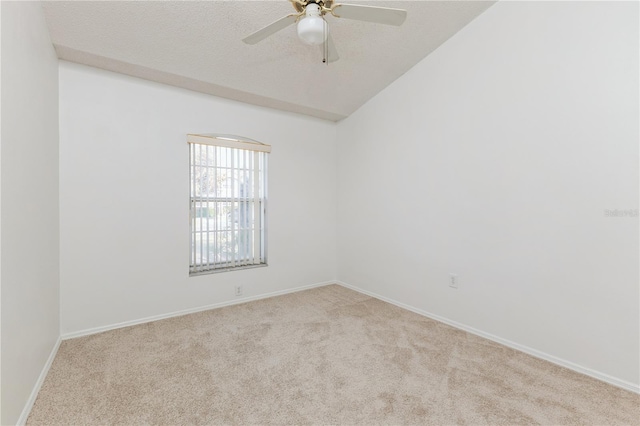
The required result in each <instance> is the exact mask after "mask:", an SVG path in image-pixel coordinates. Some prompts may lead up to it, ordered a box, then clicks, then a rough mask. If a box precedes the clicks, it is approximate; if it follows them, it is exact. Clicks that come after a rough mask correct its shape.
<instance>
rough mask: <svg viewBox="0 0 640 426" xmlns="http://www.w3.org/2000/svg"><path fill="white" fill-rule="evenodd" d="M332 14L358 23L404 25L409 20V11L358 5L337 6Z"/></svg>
mask: <svg viewBox="0 0 640 426" xmlns="http://www.w3.org/2000/svg"><path fill="white" fill-rule="evenodd" d="M331 14H332V15H333V16H335V17H338V18H346V19H355V20H358V21H367V22H376V23H378V24H387V25H402V23H403V22H404V20H405V19H406V18H407V11H406V10H403V9H392V8H390V7H377V6H360V5H356V4H336V5H334V6H333V7H332V8H331Z"/></svg>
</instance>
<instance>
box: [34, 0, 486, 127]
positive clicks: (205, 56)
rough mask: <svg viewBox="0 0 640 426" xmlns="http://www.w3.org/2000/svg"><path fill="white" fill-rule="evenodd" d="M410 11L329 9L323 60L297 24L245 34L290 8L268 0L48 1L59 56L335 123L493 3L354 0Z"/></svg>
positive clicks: (278, 0) (47, 11)
mask: <svg viewBox="0 0 640 426" xmlns="http://www.w3.org/2000/svg"><path fill="white" fill-rule="evenodd" d="M346 3H350V4H366V5H374V6H383V7H395V8H401V9H406V10H407V12H408V15H407V19H406V21H405V22H404V24H403V25H402V26H400V27H395V26H387V25H382V24H376V23H368V22H360V21H354V20H347V19H341V18H335V17H332V16H329V17H328V18H327V21H328V23H329V31H330V32H331V34H332V36H333V39H334V41H335V44H336V47H337V50H338V52H339V55H340V59H339V60H338V61H337V62H333V63H330V64H328V65H327V64H323V63H322V55H321V52H320V49H319V48H318V47H316V46H307V45H304V44H302V42H300V40H299V39H298V37H297V34H296V27H295V25H291V26H289V27H287V28H285V29H284V30H282V31H280V32H278V33H276V34H275V35H273V36H271V37H269V38H267V39H265V40H263V41H261V42H260V43H258V44H255V45H247V44H245V43H243V42H242V39H243V38H244V37H246V36H247V35H249V34H250V33H252V32H254V31H256V30H258V29H260V28H262V27H264V26H266V25H267V24H269V23H271V22H273V21H275V20H277V19H279V18H281V17H283V16H285V15H287V14H289V13H292V12H294V9H293V7H292V4H291V3H290V2H289V1H287V0H273V1H264V0H261V1H198V2H192V1H158V2H155V1H154V2H149V1H52V2H44V6H43V7H44V10H45V15H46V18H47V22H48V25H49V29H50V32H51V38H52V40H53V44H54V46H55V48H56V52H57V53H58V57H59V58H60V59H64V60H68V61H72V62H78V63H81V64H86V65H90V66H94V67H97V68H102V69H106V70H110V71H116V72H120V73H123V74H128V75H132V76H135V77H140V78H144V79H147V80H152V81H157V82H161V83H166V84H170V85H173V86H178V87H183V88H186V89H190V90H195V91H199V92H203V93H208V94H212V95H216V96H221V97H224V98H230V99H235V100H238V101H242V102H246V103H250V104H255V105H261V106H267V107H271V108H277V109H281V110H286V111H293V112H297V113H301V114H307V115H310V116H315V117H320V118H323V119H328V120H333V121H339V120H341V119H343V118H345V117H347V116H349V115H350V114H351V113H352V112H354V111H355V110H357V109H358V108H359V107H360V106H361V105H363V104H364V103H365V102H367V101H368V100H369V99H371V98H372V97H373V96H374V95H375V94H376V93H378V92H379V91H380V90H382V89H383V88H385V87H386V86H387V85H389V84H390V83H391V82H393V81H394V80H395V79H397V78H398V77H400V76H401V75H402V74H404V73H405V72H407V71H408V70H409V69H410V68H411V67H413V66H414V65H415V64H416V63H418V62H419V61H420V60H421V59H423V58H424V57H425V56H427V55H428V54H429V53H431V52H432V51H434V50H435V49H436V48H437V47H438V46H440V45H441V44H442V43H443V42H444V41H446V40H447V39H448V38H449V37H451V36H452V35H453V34H455V33H456V32H457V31H459V30H460V29H461V28H462V27H464V26H465V25H466V24H468V23H469V22H470V21H471V20H473V19H474V18H475V17H477V16H478V15H479V14H481V13H482V12H483V11H484V10H486V9H487V8H488V7H489V6H491V5H492V4H493V3H494V2H493V1H451V0H449V1H357V0H347V1H346Z"/></svg>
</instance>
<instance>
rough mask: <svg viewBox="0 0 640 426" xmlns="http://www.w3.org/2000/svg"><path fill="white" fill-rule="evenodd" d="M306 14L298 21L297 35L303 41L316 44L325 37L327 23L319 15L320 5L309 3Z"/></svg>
mask: <svg viewBox="0 0 640 426" xmlns="http://www.w3.org/2000/svg"><path fill="white" fill-rule="evenodd" d="M305 13H306V16H305V17H304V18H302V19H301V20H300V22H298V37H300V40H302V42H303V43H306V44H310V45H312V46H317V45H319V44H322V43H324V42H325V40H326V39H327V33H328V31H327V23H326V22H325V20H324V19H323V18H322V16H321V15H320V6H318V5H317V4H315V3H309V4H308V5H307V7H306V10H305Z"/></svg>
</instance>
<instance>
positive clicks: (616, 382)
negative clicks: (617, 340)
mask: <svg viewBox="0 0 640 426" xmlns="http://www.w3.org/2000/svg"><path fill="white" fill-rule="evenodd" d="M336 283H337V284H339V285H341V286H343V287H346V288H349V289H351V290H354V291H357V292H359V293H362V294H366V295H367V296H371V297H374V298H376V299H379V300H383V301H385V302H388V303H391V304H392V305H396V306H398V307H400V308H403V309H406V310H408V311H411V312H415V313H416V314H419V315H422V316H425V317H427V318H431V319H433V320H436V321H439V322H442V323H444V324H447V325H450V326H452V327H455V328H458V329H460V330H464V331H466V332H469V333H471V334H475V335H476V336H480V337H484V338H485V339H488V340H491V341H494V342H496V343H500V344H502V345H504V346H507V347H509V348H512V349H515V350H518V351H520V352H524V353H526V354H529V355H531V356H534V357H536V358H540V359H543V360H545V361H549V362H551V363H553V364H556V365H559V366H561V367H565V368H568V369H569V370H573V371H576V372H578V373H581V374H584V375H587V376H590V377H593V378H594V379H598V380H600V381H603V382H605V383H608V384H610V385H613V386H617V387H619V388H622V389H626V390H628V391H631V392H634V393H638V394H640V385H637V384H635V383H631V382H628V381H626V380H622V379H619V378H617V377H613V376H610V375H608V374H605V373H601V372H599V371H596V370H592V369H590V368H587V367H583V366H581V365H578V364H576V363H573V362H571V361H567V360H565V359H562V358H558V357H555V356H553V355H549V354H547V353H545V352H541V351H539V350H536V349H533V348H530V347H528V346H524V345H521V344H519V343H515V342H512V341H511V340H507V339H503V338H502V337H498V336H495V335H493V334H490V333H486V332H484V331H482V330H478V329H476V328H473V327H470V326H468V325H465V324H461V323H459V322H457V321H452V320H450V319H448V318H444V317H441V316H439V315H435V314H432V313H430V312H427V311H424V310H422V309H418V308H416V307H413V306H411V305H407V304H405V303H402V302H398V301H397V300H394V299H390V298H388V297H385V296H381V295H379V294H376V293H373V292H371V291H368V290H364V289H362V288H359V287H356V286H353V285H350V284H347V283H345V282H342V281H336Z"/></svg>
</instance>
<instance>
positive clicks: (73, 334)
mask: <svg viewBox="0 0 640 426" xmlns="http://www.w3.org/2000/svg"><path fill="white" fill-rule="evenodd" d="M330 284H336V281H325V282H320V283H315V284H310V285H305V286H301V287H295V288H290V289H287V290H280V291H274V292H271V293H264V294H259V295H256V296H250V297H239V298H237V299H234V300H230V301H226V302H220V303H214V304H211V305H205V306H199V307H197V308H189V309H183V310H180V311H174V312H169V313H167V314H161V315H154V316H151V317H145V318H140V319H136V320H131V321H124V322H121V323H117V324H110V325H105V326H101V327H94V328H87V329H85V330H80V331H74V332H71V333H65V334H63V335H62V340H68V339H74V338H76V337H82V336H88V335H90V334H96V333H102V332H104V331H109V330H115V329H118V328H124V327H130V326H132V325H137V324H144V323H147V322H152V321H158V320H162V319H167V318H172V317H179V316H182V315H188V314H194V313H196V312H202V311H208V310H209V309H216V308H223V307H225V306H231V305H239V304H241V303H247V302H251V301H254V300H260V299H267V298H269V297H275V296H282V295H283V294H288V293H295V292H298V291H303V290H308V289H310V288H315V287H322V286H325V285H330Z"/></svg>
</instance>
